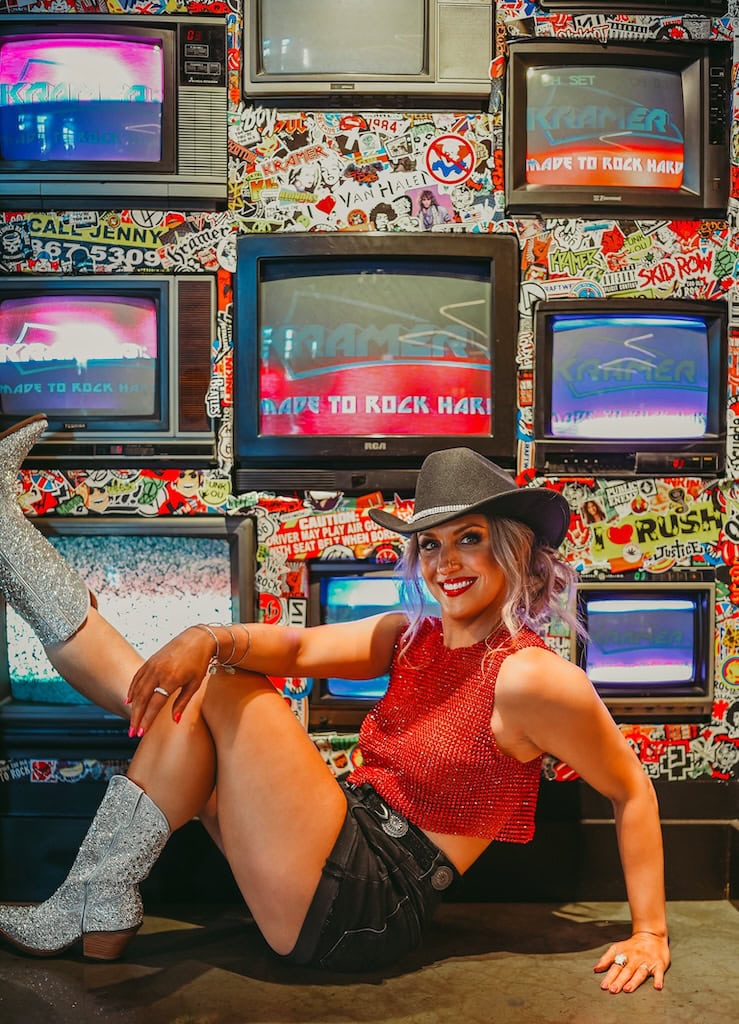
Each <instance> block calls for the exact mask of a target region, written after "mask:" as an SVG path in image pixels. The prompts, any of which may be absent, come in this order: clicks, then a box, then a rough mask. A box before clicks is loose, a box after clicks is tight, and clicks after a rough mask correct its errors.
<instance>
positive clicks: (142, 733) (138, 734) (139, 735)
mask: <svg viewBox="0 0 739 1024" xmlns="http://www.w3.org/2000/svg"><path fill="white" fill-rule="evenodd" d="M136 735H137V736H138V737H139V738H140V737H141V736H143V735H144V727H143V725H142V726H141V728H140V729H139V731H138V732H137V733H136Z"/></svg>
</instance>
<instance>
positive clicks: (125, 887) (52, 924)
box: [0, 775, 169, 954]
mask: <svg viewBox="0 0 739 1024" xmlns="http://www.w3.org/2000/svg"><path fill="white" fill-rule="evenodd" d="M168 837H169V825H168V823H167V819H166V818H165V817H164V815H163V814H162V812H161V811H160V810H159V808H158V807H157V805H156V804H155V803H154V802H153V801H152V800H150V799H149V797H148V796H147V795H146V794H145V793H144V791H143V790H142V789H140V788H139V787H138V786H137V785H136V784H135V783H133V782H131V780H130V779H128V778H127V777H126V776H125V775H114V776H113V778H112V779H111V780H110V783H109V785H108V789H107V790H106V793H105V796H104V797H103V801H102V803H101V804H100V807H99V808H98V811H97V814H96V815H95V818H94V819H93V821H92V824H91V825H90V828H89V830H88V832H87V835H86V836H85V838H84V839H83V840H82V845H81V846H80V850H79V853H78V854H77V857H76V858H75V861H74V864H73V865H72V869H71V871H70V872H69V874H68V875H67V877H66V879H65V880H64V882H62V884H61V885H60V886H59V888H58V889H57V890H56V892H55V893H54V894H53V895H52V896H50V897H49V899H48V900H45V901H44V902H43V903H39V904H37V905H36V906H30V907H23V906H7V905H0V934H2V935H4V936H5V938H6V939H8V940H9V941H10V942H12V943H14V944H15V945H17V946H20V947H21V948H22V949H25V950H28V951H30V952H35V953H46V954H51V953H58V952H60V951H61V950H63V949H66V948H67V947H68V946H71V945H72V944H73V943H74V942H76V941H77V940H78V939H80V938H81V937H82V935H83V934H87V933H89V932H116V931H125V930H127V929H130V928H138V926H139V925H140V924H141V922H142V920H143V907H142V904H141V895H140V893H139V888H138V883H139V882H141V881H143V879H145V878H146V877H147V875H148V874H149V872H150V871H151V868H152V867H153V865H154V863H155V862H156V860H157V857H158V856H159V854H160V853H161V851H162V849H163V847H164V844H165V843H166V841H167V839H168Z"/></svg>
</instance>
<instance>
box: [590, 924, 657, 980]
mask: <svg viewBox="0 0 739 1024" xmlns="http://www.w3.org/2000/svg"><path fill="white" fill-rule="evenodd" d="M669 966H670V947H669V941H668V939H667V937H666V936H665V937H663V936H661V935H653V934H652V932H634V934H633V935H632V936H631V938H629V939H626V941H625V942H614V944H613V945H612V946H610V947H609V948H608V949H607V950H606V952H605V953H604V954H603V956H602V957H601V958H600V960H599V961H598V963H597V964H596V965H595V967H594V968H593V970H594V971H595V972H596V973H598V974H602V973H603V972H604V971H605V972H606V975H605V977H604V978H603V980H602V981H601V983H600V987H601V988H602V989H603V990H604V991H606V992H613V993H616V992H633V991H635V989H637V988H639V986H640V985H642V984H643V983H644V982H645V981H646V980H647V979H648V978H654V987H655V988H656V989H661V988H662V987H663V986H664V978H665V971H666V970H667V968H668V967H669Z"/></svg>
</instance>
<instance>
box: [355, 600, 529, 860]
mask: <svg viewBox="0 0 739 1024" xmlns="http://www.w3.org/2000/svg"><path fill="white" fill-rule="evenodd" d="M499 643H500V646H499V647H497V645H498V644H499ZM488 645H490V646H491V647H492V648H494V649H493V651H492V653H491V652H490V650H489V647H488ZM496 647H497V649H495V648H496ZM525 647H546V644H545V643H544V641H543V640H542V639H541V638H540V637H539V636H537V634H536V633H534V632H533V631H532V630H529V629H523V630H522V631H521V632H520V633H518V634H517V636H516V637H515V638H514V639H512V640H511V639H510V637H509V636H508V634H507V632H506V631H505V630H504V629H501V630H499V631H498V633H497V634H495V635H493V636H491V637H488V638H487V641H486V640H483V641H481V642H480V643H477V644H473V645H472V646H471V647H460V648H456V649H454V650H449V649H447V648H446V647H444V639H443V635H442V631H441V623H440V622H439V620H438V619H427V620H426V621H425V622H424V623H423V624H422V625H421V628H420V630H419V632H418V634H417V635H416V637H415V639H414V640H413V643H412V644H411V646H410V647H409V648H408V649H407V650H406V652H405V654H404V655H403V657H402V658H399V656H398V649H397V648H396V651H395V655H394V657H393V663H392V667H391V673H390V680H391V681H390V686H389V687H388V691H387V693H386V694H385V696H384V697H383V698H382V699H381V700H380V701H379V703H378V704H377V705H376V706H375V708H374V709H373V710H372V711H370V712H369V714H368V715H367V716H366V718H365V719H364V722H363V723H362V727H361V730H360V733H359V747H360V750H361V753H362V764H361V766H360V767H358V768H356V769H355V770H354V771H353V772H352V773H351V774H350V776H349V781H350V782H354V783H357V784H360V783H363V782H369V783H371V785H372V786H374V787H375V789H376V790H377V792H378V793H379V794H380V796H381V797H382V798H383V799H384V800H386V801H387V802H388V803H389V804H390V806H391V807H394V808H395V809H396V810H397V811H399V812H400V813H401V814H403V815H405V816H406V817H407V818H408V819H409V820H410V821H412V822H413V823H414V824H415V825H418V826H419V827H420V828H423V829H426V830H428V831H431V832H440V833H442V834H445V835H461V836H482V837H484V838H486V839H500V840H506V841H507V842H513V843H525V842H528V841H529V840H530V839H531V838H532V836H533V834H534V812H535V810H536V801H537V796H538V792H539V779H540V776H541V757H536V758H534V759H533V760H532V761H527V762H525V763H524V762H521V761H517V760H515V758H512V757H508V756H507V755H506V754H503V753H501V751H500V750H499V749H498V747H497V745H496V742H495V739H494V737H493V733H492V728H491V725H490V722H491V719H492V716H493V705H494V701H495V682H496V680H497V678H498V672H499V670H500V666H501V665H502V663H503V661H504V660H505V658H506V657H508V655H509V654H512V653H514V651H518V650H521V649H523V648H525ZM486 655H487V657H486Z"/></svg>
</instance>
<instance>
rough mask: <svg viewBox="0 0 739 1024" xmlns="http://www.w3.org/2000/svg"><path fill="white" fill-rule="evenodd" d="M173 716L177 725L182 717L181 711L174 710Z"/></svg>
mask: <svg viewBox="0 0 739 1024" xmlns="http://www.w3.org/2000/svg"><path fill="white" fill-rule="evenodd" d="M173 718H174V720H175V722H177V724H178V725H179V721H180V719H181V718H182V712H181V711H175V713H174V715H173Z"/></svg>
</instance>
